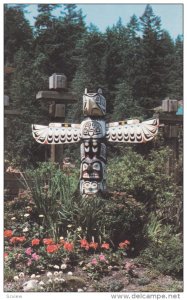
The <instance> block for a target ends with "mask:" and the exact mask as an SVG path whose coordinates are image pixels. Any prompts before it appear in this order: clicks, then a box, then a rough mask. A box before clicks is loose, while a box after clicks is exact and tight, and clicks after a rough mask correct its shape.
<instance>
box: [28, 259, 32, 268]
mask: <svg viewBox="0 0 187 300" xmlns="http://www.w3.org/2000/svg"><path fill="white" fill-rule="evenodd" d="M31 264H32V259H30V258H29V259H28V261H27V266H28V267H29V266H30V265H31Z"/></svg>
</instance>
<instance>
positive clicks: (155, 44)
mask: <svg viewBox="0 0 187 300" xmlns="http://www.w3.org/2000/svg"><path fill="white" fill-rule="evenodd" d="M140 21H141V22H140V24H141V31H142V34H143V38H142V42H141V48H140V53H141V61H140V65H139V72H138V80H137V83H136V93H135V94H136V97H139V99H140V100H141V105H143V106H146V107H147V108H152V107H154V105H156V104H158V99H159V97H160V91H161V76H160V68H162V66H161V65H160V49H161V48H160V45H161V37H162V30H161V20H160V18H159V17H157V16H155V14H154V13H153V10H152V7H151V6H150V5H149V4H148V5H147V6H146V9H145V12H144V14H143V16H142V17H141V18H140Z"/></svg>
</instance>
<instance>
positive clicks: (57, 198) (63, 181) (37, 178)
mask: <svg viewBox="0 0 187 300" xmlns="http://www.w3.org/2000/svg"><path fill="white" fill-rule="evenodd" d="M77 178H78V177H77V174H76V170H75V171H71V174H70V173H69V172H67V173H65V172H62V171H61V170H60V169H59V168H58V167H57V165H55V164H52V163H41V164H40V165H39V167H38V168H37V169H35V170H27V171H26V173H25V178H24V181H25V185H26V187H27V188H28V189H29V190H30V192H31V196H32V199H33V201H34V203H35V205H36V207H37V212H38V214H39V215H40V214H41V215H44V219H43V226H44V228H45V229H46V230H47V229H48V231H49V234H50V235H52V236H53V237H54V239H55V240H56V239H57V238H58V237H59V235H60V233H61V232H60V230H61V227H62V226H61V225H62V220H63V222H64V223H63V225H65V227H66V226H67V224H68V223H71V221H73V215H74V210H73V201H74V198H73V194H74V192H75V190H76V188H77V184H78V179H77Z"/></svg>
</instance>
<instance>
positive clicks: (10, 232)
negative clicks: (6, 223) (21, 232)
mask: <svg viewBox="0 0 187 300" xmlns="http://www.w3.org/2000/svg"><path fill="white" fill-rule="evenodd" d="M4 237H12V230H8V229H7V230H5V231H4Z"/></svg>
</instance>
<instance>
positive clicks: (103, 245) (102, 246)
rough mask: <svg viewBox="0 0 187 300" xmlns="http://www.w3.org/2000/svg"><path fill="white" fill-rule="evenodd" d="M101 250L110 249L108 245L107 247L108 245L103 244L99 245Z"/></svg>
mask: <svg viewBox="0 0 187 300" xmlns="http://www.w3.org/2000/svg"><path fill="white" fill-rule="evenodd" d="M101 248H103V249H109V248H110V245H109V244H108V243H103V244H102V245H101Z"/></svg>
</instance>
